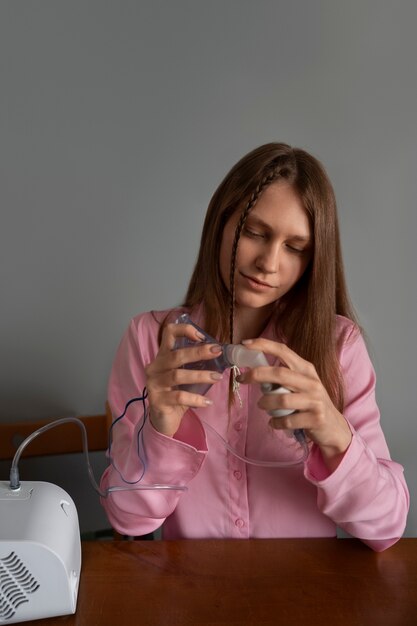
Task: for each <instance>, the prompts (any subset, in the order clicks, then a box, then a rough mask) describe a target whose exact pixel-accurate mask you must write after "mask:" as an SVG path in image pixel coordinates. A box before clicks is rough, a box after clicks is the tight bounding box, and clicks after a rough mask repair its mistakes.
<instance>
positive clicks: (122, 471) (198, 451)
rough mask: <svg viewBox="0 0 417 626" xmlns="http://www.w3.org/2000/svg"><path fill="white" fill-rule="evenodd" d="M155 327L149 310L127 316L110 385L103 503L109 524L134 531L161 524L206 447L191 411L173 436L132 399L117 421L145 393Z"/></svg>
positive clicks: (153, 352) (143, 531)
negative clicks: (109, 441) (109, 438)
mask: <svg viewBox="0 0 417 626" xmlns="http://www.w3.org/2000/svg"><path fill="white" fill-rule="evenodd" d="M158 328H159V326H158V322H157V321H156V320H155V319H154V318H153V317H152V314H150V313H148V314H143V315H142V316H138V317H137V318H135V319H134V320H132V321H131V323H130V326H129V328H128V330H127V331H126V333H125V335H124V336H123V338H122V341H121V343H120V345H119V348H118V350H117V353H116V357H115V359H114V363H113V367H112V370H111V374H110V379H109V385H108V403H109V406H110V409H111V412H112V415H113V420H114V422H113V427H112V444H111V448H110V450H109V451H108V455H109V458H110V465H109V466H108V467H107V469H106V470H105V472H104V474H103V476H102V479H101V489H102V490H103V492H107V496H106V497H102V498H101V502H102V505H103V507H104V509H105V511H106V514H107V517H108V519H109V521H110V523H111V525H112V526H113V528H115V529H116V530H117V531H118V532H120V533H122V534H127V535H133V536H140V535H144V534H146V533H149V532H152V531H153V530H155V529H156V528H158V527H159V526H161V524H162V523H163V521H164V519H165V518H166V517H168V516H169V515H170V514H171V513H172V512H173V511H174V509H175V507H176V505H177V502H178V499H179V498H180V497H181V494H182V493H183V490H184V489H186V486H187V483H188V482H189V481H190V480H192V478H193V477H194V476H195V474H196V473H197V472H198V471H199V469H200V467H201V465H202V463H203V461H204V459H205V455H206V452H207V445H206V440H205V434H204V430H203V428H202V426H201V424H200V422H199V420H198V419H197V418H196V417H195V416H194V415H193V413H192V412H188V413H187V414H186V415H185V416H184V418H183V420H182V425H181V429H180V432H179V433H178V436H177V437H176V438H171V437H166V436H165V435H163V434H161V433H159V432H158V431H157V430H156V429H155V428H153V426H152V424H151V423H150V422H149V420H147V419H146V420H145V419H144V404H143V403H142V402H141V401H136V402H133V403H131V404H130V405H129V407H128V408H127V411H126V414H125V416H124V417H123V418H122V419H120V420H117V418H118V417H119V416H121V415H122V413H123V412H124V410H125V406H126V404H127V403H128V401H129V400H131V399H133V398H139V397H141V396H142V395H143V391H144V389H145V382H146V380H145V366H146V365H147V364H148V363H150V362H151V361H152V360H153V358H154V357H155V355H156V353H157V350H158V342H157V334H158ZM167 487H169V488H167ZM112 488H116V489H113V490H111V489H112ZM109 490H110V491H109Z"/></svg>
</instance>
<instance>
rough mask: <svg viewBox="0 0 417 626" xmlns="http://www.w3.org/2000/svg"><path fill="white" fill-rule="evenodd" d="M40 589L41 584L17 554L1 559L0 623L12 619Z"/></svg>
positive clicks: (13, 553)
mask: <svg viewBox="0 0 417 626" xmlns="http://www.w3.org/2000/svg"><path fill="white" fill-rule="evenodd" d="M38 589H39V583H38V582H37V581H36V579H35V578H34V577H33V576H32V574H31V573H30V572H29V570H28V569H27V567H25V565H24V564H23V563H22V561H21V560H20V559H19V557H18V556H17V555H16V553H15V552H11V553H10V554H9V556H6V557H5V558H4V559H0V622H5V621H7V620H9V619H12V617H13V616H14V614H15V613H16V610H17V608H18V607H19V606H20V605H21V604H23V603H24V602H29V597H28V596H29V595H30V594H32V593H35V591H37V590H38Z"/></svg>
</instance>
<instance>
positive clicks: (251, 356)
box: [10, 314, 309, 498]
mask: <svg viewBox="0 0 417 626" xmlns="http://www.w3.org/2000/svg"><path fill="white" fill-rule="evenodd" d="M177 322H178V323H187V324H191V325H193V326H194V327H195V328H196V329H197V330H198V331H199V332H200V333H202V334H203V335H204V336H205V337H206V339H207V341H209V342H210V343H213V342H214V341H215V340H214V339H212V337H210V336H209V335H207V333H205V332H204V331H203V330H202V329H201V328H199V327H198V326H197V325H196V324H194V323H193V322H192V321H191V319H190V318H189V317H188V315H186V314H184V315H182V316H180V317H179V318H178V320H177ZM191 344H194V342H190V341H189V340H185V343H184V342H183V343H180V344H179V345H177V348H178V347H183V346H184V345H191ZM210 363H211V365H210ZM213 364H214V365H213ZM267 365H268V362H267V360H266V358H265V355H264V354H263V353H262V352H259V351H257V350H250V349H248V348H246V347H245V346H242V345H240V344H239V345H233V344H223V346H222V358H221V359H220V361H219V359H212V360H211V362H210V361H208V362H207V361H201V362H200V363H198V364H195V363H190V364H187V367H188V368H191V369H194V367H197V369H205V368H206V367H208V369H209V368H210V367H211V368H212V369H218V370H220V371H224V370H225V369H226V368H228V367H229V368H231V367H234V366H238V367H258V366H267ZM210 386H211V385H210ZM261 387H262V390H263V392H264V393H290V392H289V391H288V389H285V388H284V387H282V386H280V385H273V384H272V383H266V384H263V385H261ZM184 388H185V389H187V388H188V389H189V390H191V391H196V392H197V393H198V392H199V391H200V393H202V391H201V390H198V389H191V386H187V385H184ZM205 391H207V388H206V389H205ZM145 398H146V389H144V392H143V394H142V396H141V397H139V398H132V399H130V400H129V401H128V402H127V404H126V406H125V409H124V411H123V413H122V415H120V416H119V417H118V418H117V419H116V420H114V421H113V423H112V425H111V427H110V431H109V456H110V461H111V464H112V465H113V467H114V469H115V470H116V472H117V473H118V474H119V476H120V478H121V479H122V481H123V482H125V483H126V486H119V485H118V486H110V487H108V488H107V489H105V490H103V489H101V488H100V486H99V485H98V484H97V481H96V479H95V477H94V472H93V469H92V467H91V463H90V457H89V452H88V437H87V429H86V427H85V425H84V424H83V422H82V421H81V420H80V419H78V418H77V417H63V418H61V419H58V420H54V421H53V422H50V423H49V424H45V425H44V426H42V427H41V428H38V429H37V430H35V431H34V432H33V433H31V434H30V435H29V436H28V437H26V439H24V441H23V442H22V443H21V444H20V446H19V448H18V449H17V451H16V453H15V455H14V457H13V461H12V465H11V468H10V489H12V490H17V489H19V488H20V480H19V469H18V464H19V460H20V457H21V455H22V452H23V450H24V449H25V448H26V447H27V446H28V445H29V444H30V443H31V442H32V441H33V440H34V439H35V438H36V437H38V436H39V435H41V434H42V433H44V432H46V431H48V430H49V429H51V428H55V427H56V426H60V425H61V424H65V423H75V424H77V425H78V426H79V427H80V428H81V434H82V445H83V452H84V455H85V460H86V464H87V471H88V476H89V479H90V482H91V484H92V486H93V488H94V490H95V491H96V492H97V493H98V494H99V495H100V496H101V497H102V498H107V496H108V495H109V494H110V493H112V492H115V491H142V490H147V491H149V490H161V491H164V490H172V491H186V490H187V487H186V486H185V485H165V484H158V483H153V484H146V483H140V481H141V480H142V478H143V476H144V474H145V471H146V463H145V461H144V459H141V457H140V454H139V441H140V437H141V432H142V429H143V426H144V423H145V420H146V407H145V404H144V417H143V421H142V424H141V426H140V428H139V431H138V458H140V459H141V461H142V464H143V466H144V470H143V472H142V474H141V476H140V477H139V479H138V480H136V481H132V482H129V481H127V480H126V479H125V478H124V477H123V475H122V473H121V472H120V470H119V469H118V468H117V467H116V465H115V464H114V462H113V459H112V457H111V443H112V441H111V434H112V430H113V427H114V426H115V424H116V423H117V422H119V421H120V420H121V419H122V418H123V417H124V415H125V414H126V411H127V409H128V407H129V406H130V404H132V403H133V402H136V401H139V400H141V401H142V402H143V403H144V401H145ZM293 412H294V411H292V410H284V409H274V410H272V411H271V412H270V413H269V415H271V416H273V417H283V416H284V415H288V414H290V413H293ZM200 421H201V423H202V424H203V427H204V428H206V429H209V431H210V432H212V433H213V434H215V435H216V436H217V437H218V438H219V439H220V441H221V442H222V444H223V445H224V446H225V448H226V449H227V450H228V451H229V452H230V453H231V454H233V455H234V456H235V457H236V458H238V459H239V460H240V461H243V462H244V463H248V464H250V465H256V466H259V467H290V466H293V465H298V464H300V463H303V462H304V461H305V460H306V458H307V456H308V453H309V449H308V445H307V442H306V438H305V435H304V431H303V430H302V429H296V430H295V431H293V435H294V437H295V439H296V440H297V441H298V442H299V443H300V445H301V447H302V449H303V455H302V457H301V458H298V459H294V460H293V461H263V460H261V459H251V458H249V457H247V456H244V455H241V454H239V453H238V452H237V450H235V449H234V448H233V447H232V446H231V445H230V444H229V443H228V442H227V441H226V440H225V439H224V438H223V437H222V436H221V435H220V433H219V432H218V431H217V430H216V429H215V428H213V426H211V424H209V423H208V422H206V421H205V420H203V419H201V418H200Z"/></svg>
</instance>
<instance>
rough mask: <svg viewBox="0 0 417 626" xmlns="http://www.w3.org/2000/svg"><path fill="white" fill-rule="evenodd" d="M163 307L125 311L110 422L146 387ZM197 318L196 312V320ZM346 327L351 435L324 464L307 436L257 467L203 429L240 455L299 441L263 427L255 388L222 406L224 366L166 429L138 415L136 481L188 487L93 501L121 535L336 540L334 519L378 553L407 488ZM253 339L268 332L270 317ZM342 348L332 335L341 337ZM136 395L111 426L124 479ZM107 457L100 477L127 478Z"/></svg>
mask: <svg viewBox="0 0 417 626" xmlns="http://www.w3.org/2000/svg"><path fill="white" fill-rule="evenodd" d="M165 313H166V312H160V313H158V314H152V313H144V314H142V315H138V316H137V317H135V318H134V319H133V320H132V321H131V323H130V326H129V328H128V330H127V332H126V333H125V335H124V337H123V339H122V341H121V343H120V346H119V349H118V351H117V354H116V358H115V361H114V364H113V368H112V372H111V376H110V381H109V388H108V401H109V404H110V408H111V410H112V414H113V418H114V419H115V418H116V417H118V416H119V415H121V414H122V412H123V410H124V407H125V405H126V403H127V402H128V401H129V400H130V399H131V398H133V397H137V396H140V395H141V393H142V390H143V388H144V387H145V377H144V367H145V366H146V365H147V364H148V363H150V362H151V361H152V360H153V359H154V358H155V356H156V353H157V352H158V340H157V335H158V330H159V323H158V322H157V321H156V320H155V317H154V316H155V315H156V317H157V318H158V319H159V320H162V319H163V318H164V316H165ZM196 321H197V323H198V319H197V320H196ZM353 331H354V326H353V324H352V323H351V322H350V321H349V320H347V319H345V318H342V317H340V316H339V317H338V319H337V333H338V336H339V338H340V340H341V343H342V349H341V353H340V363H341V368H342V372H343V376H344V380H345V387H346V390H345V409H344V416H345V418H346V419H347V421H348V423H349V425H350V428H351V430H352V434H353V438H352V442H351V445H350V447H349V448H348V450H347V451H346V453H345V455H344V457H343V459H342V461H341V463H340V465H339V466H338V468H337V469H336V470H335V471H334V472H333V473H329V471H328V470H327V468H326V467H325V465H324V463H323V461H322V458H321V454H320V450H319V449H318V447H317V446H315V445H312V446H311V448H310V453H309V456H308V458H307V460H306V462H305V463H304V464H302V463H301V464H298V465H295V466H292V467H285V468H277V467H259V466H256V465H251V464H247V463H245V462H244V461H241V460H239V459H238V458H236V457H235V456H234V455H233V454H232V453H231V452H229V451H228V450H227V449H226V447H225V446H224V445H223V443H222V442H221V441H220V439H219V438H218V437H217V436H216V435H215V434H213V433H212V432H211V431H210V430H209V429H206V430H205V428H204V425H203V424H202V423H201V421H200V419H199V417H201V418H202V419H203V420H204V421H206V422H208V423H209V424H210V425H211V426H212V427H213V428H215V429H216V431H217V432H218V433H219V434H220V435H221V436H222V437H223V438H224V439H226V440H227V441H228V443H229V444H230V445H231V446H232V447H233V448H234V449H235V450H236V451H237V452H238V453H239V454H240V455H244V456H246V457H249V458H251V459H260V460H292V459H294V458H295V457H299V456H300V454H301V451H300V448H299V445H298V444H297V443H296V442H295V440H294V439H293V438H288V437H287V436H286V435H285V434H283V433H282V432H279V431H274V430H272V429H271V428H269V427H268V421H269V416H268V415H267V414H266V413H265V412H264V411H262V410H261V409H259V408H258V407H257V406H256V404H257V400H258V399H259V396H260V389H259V388H258V386H256V385H241V387H240V394H241V397H242V403H243V406H242V407H241V406H240V404H239V402H235V403H234V405H233V406H232V408H231V410H230V415H229V414H228V406H227V397H228V379H229V377H228V375H227V373H225V374H224V375H223V380H221V381H220V382H219V383H216V384H215V385H213V386H212V387H211V389H210V390H209V391H208V392H207V397H209V398H211V399H212V400H213V405H212V406H209V407H207V408H205V409H195V410H188V411H187V413H186V414H185V416H184V418H183V420H182V423H181V427H180V429H179V430H178V432H177V433H176V435H175V437H174V438H170V437H166V436H165V435H162V434H161V433H159V432H158V431H156V430H155V429H154V428H153V426H152V424H151V423H150V421H149V420H146V421H145V424H144V426H143V430H142V432H141V437H142V438H141V439H140V458H144V457H145V458H146V471H145V474H144V476H143V477H142V478H141V480H140V482H139V483H138V484H155V483H156V484H167V485H177V486H178V485H181V486H187V490H186V491H177V490H169V491H168V490H166V491H157V490H149V491H118V492H112V493H111V494H109V495H108V497H107V498H103V499H102V504H103V506H104V508H105V510H106V512H107V515H108V518H109V520H110V523H111V524H112V526H113V527H114V528H115V529H116V530H118V531H119V532H121V533H123V534H127V535H143V534H146V533H149V532H151V531H153V530H155V529H156V528H158V527H160V526H161V524H162V523H163V528H162V536H163V538H164V539H177V538H211V537H213V538H214V537H215V538H222V537H228V538H239V539H242V538H248V537H334V536H335V535H336V527H337V526H339V527H340V528H342V529H344V530H345V531H346V532H348V533H349V534H351V535H352V536H355V537H358V538H360V539H362V540H363V541H364V542H365V543H367V544H368V545H369V546H371V547H372V548H373V549H374V550H384V549H385V548H387V547H389V546H390V545H392V544H393V543H395V542H396V541H397V540H398V539H399V538H400V537H401V535H402V533H403V532H404V527H405V523H406V517H407V512H408V507H409V496H408V490H407V486H406V484H405V480H404V476H403V468H402V467H401V466H400V465H399V464H397V463H395V462H393V461H391V460H390V455H389V451H388V448H387V445H386V442H385V438H384V435H383V433H382V430H381V427H380V422H379V410H378V407H377V405H376V402H375V374H374V370H373V367H372V364H371V362H370V359H369V356H368V353H367V350H366V347H365V344H364V341H363V339H362V336H361V335H360V334H359V333H356V332H353ZM263 336H265V337H268V338H271V339H273V338H274V335H273V329H272V326H271V325H270V326H268V327H267V329H266V330H265V332H264V333H263ZM339 345H340V344H339ZM142 425H143V407H142V403H141V402H136V403H133V404H132V405H130V407H129V408H128V411H127V414H126V415H125V417H124V418H123V419H122V420H120V421H119V422H118V423H117V424H116V425H115V426H114V428H113V444H112V449H111V456H112V459H113V461H114V465H115V466H116V467H117V468H118V470H119V472H120V473H121V474H122V475H123V478H124V479H125V480H129V481H136V480H137V479H138V478H139V477H140V476H141V474H142V472H143V464H142V462H141V460H140V458H139V457H138V430H139V429H140V428H141V426H142ZM119 472H118V471H116V469H115V467H114V466H113V465H110V466H109V467H108V468H107V469H106V471H105V472H104V474H103V477H102V483H101V486H102V488H104V489H107V488H108V487H109V486H118V485H119V486H120V485H121V486H126V483H125V482H123V480H122V478H121V477H120V474H119Z"/></svg>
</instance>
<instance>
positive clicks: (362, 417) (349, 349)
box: [305, 330, 409, 551]
mask: <svg viewBox="0 0 417 626" xmlns="http://www.w3.org/2000/svg"><path fill="white" fill-rule="evenodd" d="M340 362H341V368H342V373H343V378H344V381H345V408H344V416H345V418H346V420H347V422H348V424H349V426H350V429H351V431H352V441H351V444H350V446H349V448H348V450H347V451H346V453H345V455H344V457H343V459H342V461H341V462H340V464H339V466H338V467H337V469H336V470H335V471H334V472H332V473H329V471H328V470H327V469H326V467H325V465H324V462H323V460H322V457H321V454H320V450H319V448H318V447H317V446H315V445H313V447H312V450H311V452H310V455H309V458H308V460H307V462H306V465H305V476H306V478H307V480H309V481H310V482H312V483H313V484H315V485H316V486H317V505H318V507H319V509H320V510H321V511H322V512H323V513H324V514H325V515H327V516H328V517H329V518H330V519H332V520H333V521H334V522H335V523H336V524H337V525H338V526H339V527H340V528H342V529H343V530H345V531H346V532H348V533H349V534H350V535H352V536H354V537H357V538H359V539H362V540H363V541H364V543H366V544H367V545H369V546H370V547H371V548H372V549H374V550H376V551H382V550H385V549H386V548H388V547H389V546H391V545H392V544H394V543H395V542H396V541H398V539H400V538H401V536H402V534H403V532H404V528H405V524H406V519H407V513H408V509H409V493H408V489H407V485H406V483H405V479H404V473H403V467H402V466H401V465H399V464H398V463H395V462H394V461H392V460H391V458H390V454H389V451H388V447H387V444H386V441H385V437H384V434H383V432H382V429H381V425H380V413H379V409H378V406H377V404H376V400H375V372H374V369H373V366H372V363H371V361H370V358H369V355H368V352H367V349H366V346H365V342H364V340H363V337H362V335H361V334H360V332H359V331H357V330H353V331H351V332H350V333H349V334H348V336H347V338H346V340H345V342H344V344H343V347H342V350H341V357H340Z"/></svg>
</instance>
